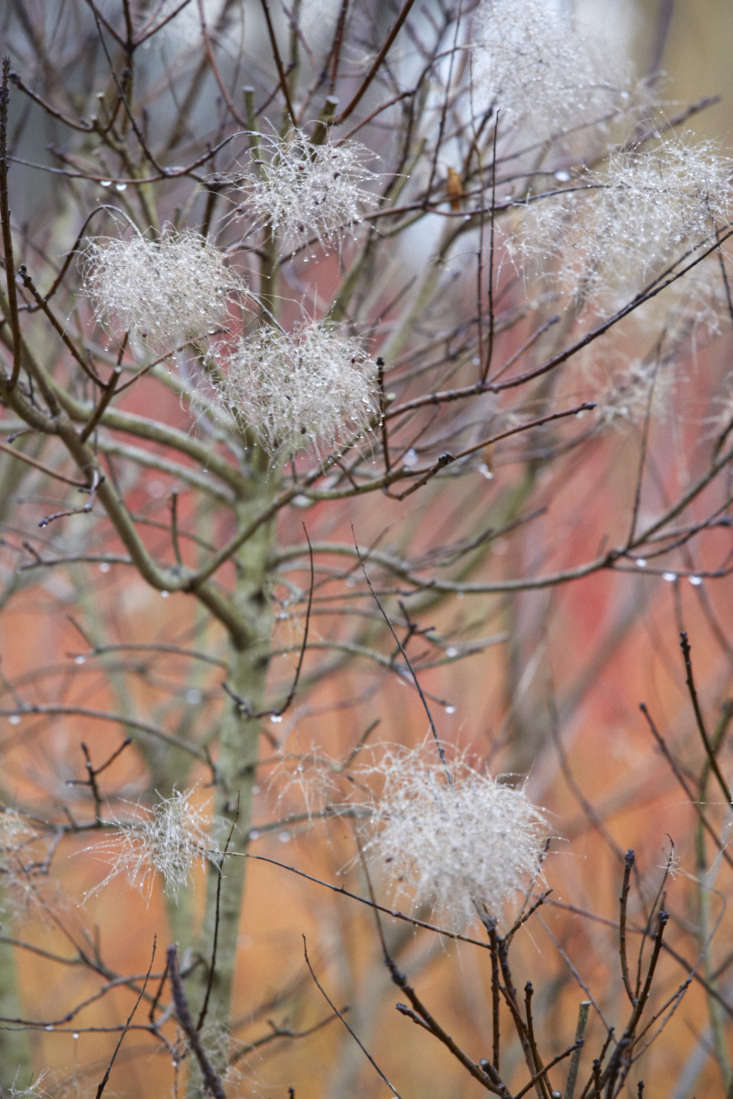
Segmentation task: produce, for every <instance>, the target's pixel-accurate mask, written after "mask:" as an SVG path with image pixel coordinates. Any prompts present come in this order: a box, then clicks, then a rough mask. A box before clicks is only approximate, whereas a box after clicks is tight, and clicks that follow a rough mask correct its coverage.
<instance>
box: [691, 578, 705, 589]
mask: <svg viewBox="0 0 733 1099" xmlns="http://www.w3.org/2000/svg"><path fill="white" fill-rule="evenodd" d="M688 580H689V581H690V583H691V584H692V586H693V588H699V587H700V585H701V584H702V576H689V577H688Z"/></svg>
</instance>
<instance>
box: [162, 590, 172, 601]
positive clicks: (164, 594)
mask: <svg viewBox="0 0 733 1099" xmlns="http://www.w3.org/2000/svg"><path fill="white" fill-rule="evenodd" d="M169 595H170V592H169V591H162V592H161V593H160V598H161V599H167V598H168V596H169Z"/></svg>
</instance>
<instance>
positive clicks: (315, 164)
mask: <svg viewBox="0 0 733 1099" xmlns="http://www.w3.org/2000/svg"><path fill="white" fill-rule="evenodd" d="M260 141H261V142H262V144H263V146H264V152H265V156H264V157H263V158H262V159H257V160H255V161H253V163H252V164H250V166H249V167H248V169H247V170H246V171H245V173H244V175H243V177H242V178H241V180H240V186H241V192H242V194H241V201H240V205H239V207H238V214H239V216H240V217H242V218H246V219H248V220H251V221H252V222H253V223H254V225H255V226H256V227H258V228H259V227H263V226H265V225H267V226H269V227H270V229H271V230H272V232H273V233H274V234H275V235H276V236H277V237H278V238H279V239H280V243H281V245H282V246H283V247H284V248H286V249H293V248H297V247H298V246H300V245H301V244H304V243H305V242H306V241H308V240H310V239H311V238H312V237H316V239H317V240H318V242H319V244H320V245H321V246H322V247H323V248H331V247H337V246H338V245H339V244H340V243H341V241H342V239H343V237H344V235H345V233H346V232H347V231H348V229H349V228H350V227H351V226H353V225H356V224H358V223H359V222H360V221H361V219H362V212H363V210H364V209H365V208H368V207H370V206H374V204H375V197H374V195H373V194H372V193H371V192H370V191H369V190H368V189H367V188H366V187H365V186H364V184H366V183H369V182H370V181H372V180H374V179H376V178H377V177H376V175H375V173H374V172H371V171H369V169H368V168H367V167H366V163H367V161H368V160H369V159H373V156H374V154H373V153H371V152H370V151H369V150H368V149H366V148H365V147H364V146H363V145H359V144H358V143H357V142H354V141H348V142H344V143H343V144H342V145H336V144H332V143H331V142H329V141H325V142H324V143H323V144H321V145H314V144H313V143H312V142H311V141H310V139H309V137H308V135H307V134H306V133H304V132H303V130H291V132H290V133H289V134H288V135H287V136H286V137H285V138H279V137H274V136H270V135H266V134H265V135H261V136H260Z"/></svg>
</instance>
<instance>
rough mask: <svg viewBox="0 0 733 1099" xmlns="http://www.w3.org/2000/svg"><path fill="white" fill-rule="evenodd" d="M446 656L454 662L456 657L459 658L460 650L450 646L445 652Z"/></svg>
mask: <svg viewBox="0 0 733 1099" xmlns="http://www.w3.org/2000/svg"><path fill="white" fill-rule="evenodd" d="M445 655H446V656H447V657H448V658H449V659H451V660H452V659H453V658H454V657H456V656H458V649H457V648H456V647H455V645H449V646H448V648H447V649H446V650H445Z"/></svg>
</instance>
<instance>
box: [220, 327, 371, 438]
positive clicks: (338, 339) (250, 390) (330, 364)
mask: <svg viewBox="0 0 733 1099" xmlns="http://www.w3.org/2000/svg"><path fill="white" fill-rule="evenodd" d="M219 392H220V396H221V399H222V400H223V402H224V403H225V404H226V405H227V406H228V407H229V408H230V409H231V411H232V413H233V415H234V416H235V418H236V419H237V421H238V422H239V423H240V424H241V425H242V426H244V427H247V428H249V429H250V430H251V431H252V432H254V434H255V435H256V436H257V438H258V440H259V442H260V443H261V445H262V446H263V447H264V448H265V450H267V451H268V453H269V454H270V455H271V456H272V457H273V458H275V457H289V456H291V455H293V454H296V453H298V452H299V451H301V450H304V449H307V448H308V447H313V448H315V449H316V451H317V452H320V451H321V449H322V448H325V449H330V448H331V447H333V446H334V445H335V444H336V443H337V442H341V441H344V442H345V441H348V440H349V439H352V438H355V437H356V436H358V435H360V434H362V433H363V432H365V431H368V430H369V427H370V424H371V423H372V421H373V420H374V417H375V416H376V415H377V410H378V400H377V391H376V366H375V363H374V360H373V359H371V358H370V357H369V355H367V352H366V351H365V349H364V346H363V344H362V343H361V341H360V340H359V339H357V338H355V337H353V336H346V335H342V334H340V333H339V332H338V331H336V330H334V329H332V328H329V327H328V326H326V325H324V324H320V323H318V322H309V323H307V324H304V325H303V326H302V327H300V328H298V329H296V330H295V331H294V332H292V333H290V332H283V331H282V330H281V329H279V328H275V327H274V326H272V325H269V324H265V325H262V326H260V328H258V329H257V330H256V331H255V332H253V333H252V334H251V335H249V336H246V337H245V338H243V339H241V340H240V341H239V342H238V343H237V344H236V345H235V347H234V349H233V350H232V352H231V354H230V356H229V358H228V366H227V367H226V370H225V373H224V376H223V378H222V381H221V383H220V386H219Z"/></svg>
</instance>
